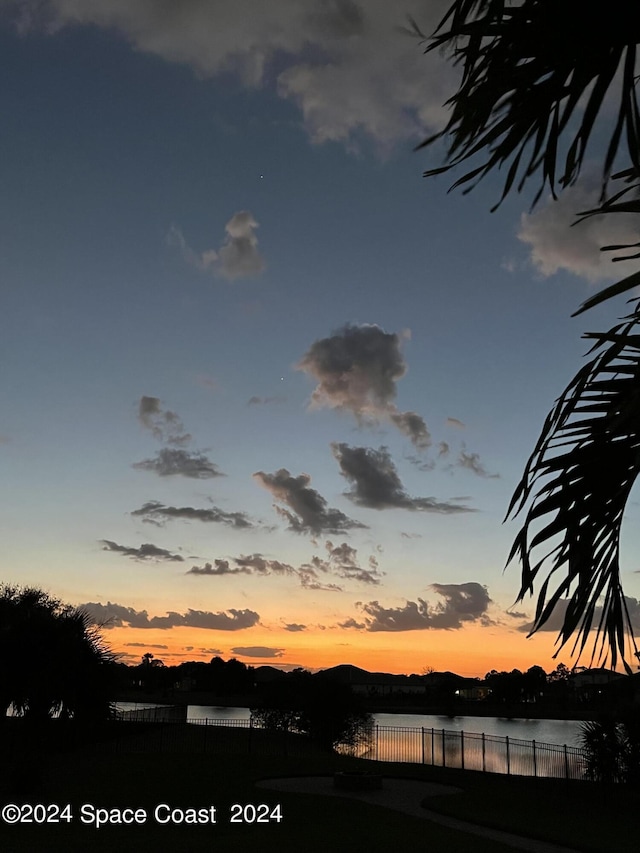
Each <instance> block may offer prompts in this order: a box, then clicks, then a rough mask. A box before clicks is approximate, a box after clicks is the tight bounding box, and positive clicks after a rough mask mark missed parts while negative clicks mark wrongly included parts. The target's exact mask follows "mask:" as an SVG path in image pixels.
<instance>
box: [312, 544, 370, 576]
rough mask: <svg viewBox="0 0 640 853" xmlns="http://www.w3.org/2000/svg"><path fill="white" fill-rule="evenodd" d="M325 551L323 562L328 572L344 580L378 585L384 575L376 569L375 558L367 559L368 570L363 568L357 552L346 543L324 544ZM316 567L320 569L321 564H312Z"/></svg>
mask: <svg viewBox="0 0 640 853" xmlns="http://www.w3.org/2000/svg"><path fill="white" fill-rule="evenodd" d="M325 549H326V551H327V560H326V561H323V562H324V565H326V568H323V570H324V571H328V572H330V573H332V574H335V575H337V576H338V577H340V578H344V579H345V580H357V581H360V582H361V583H367V584H375V585H377V584H379V583H380V577H381V576H382V575H383V574H384V572H381V571H380V570H379V567H378V561H377V560H376V558H375V557H369V568H368V569H365V568H363V567H362V566H361V565H360V563H359V562H358V552H357V551H356V549H355V548H352V547H351V546H350V545H348V544H347V543H346V542H343V543H342V544H341V545H334V544H333V542H330V541H327V542H325ZM313 565H314V566H316V567H321V562H320V561H319V562H318V563H317V564H313Z"/></svg>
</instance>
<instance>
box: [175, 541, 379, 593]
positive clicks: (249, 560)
mask: <svg viewBox="0 0 640 853" xmlns="http://www.w3.org/2000/svg"><path fill="white" fill-rule="evenodd" d="M187 574H189V575H200V576H209V577H222V576H224V575H239V574H243V575H253V576H255V577H268V576H271V575H277V576H290V577H295V578H297V579H298V581H299V582H300V585H301V586H302V587H303V588H305V589H316V590H320V589H324V590H329V591H337V590H341V589H342V587H341V586H340V585H338V584H335V583H333V582H331V580H328V578H331V579H341V580H347V581H357V582H358V583H364V584H370V585H371V584H372V585H377V584H379V583H380V579H381V578H382V577H383V575H384V572H382V571H381V570H380V567H379V565H378V561H377V559H376V558H375V557H373V556H371V557H369V560H368V567H365V566H362V565H361V564H360V561H359V559H358V552H357V551H356V549H355V548H352V547H351V546H350V545H348V544H347V543H346V542H342V543H341V544H339V545H334V544H333V542H331V541H327V542H325V555H324V556H318V555H314V556H313V557H311V559H310V560H308V561H307V562H305V563H301V564H300V565H298V566H292V565H290V564H289V563H283V562H282V561H281V560H274V559H270V558H268V557H265V556H264V555H263V554H248V555H244V554H243V555H241V556H239V557H229V558H225V559H217V560H214V561H213V563H205V565H204V566H193V567H192V568H191V569H189V571H188V572H187Z"/></svg>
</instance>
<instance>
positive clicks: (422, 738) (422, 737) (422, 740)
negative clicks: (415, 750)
mask: <svg viewBox="0 0 640 853" xmlns="http://www.w3.org/2000/svg"><path fill="white" fill-rule="evenodd" d="M420 731H421V732H422V734H421V743H422V763H423V764H424V726H422V728H421V729H420Z"/></svg>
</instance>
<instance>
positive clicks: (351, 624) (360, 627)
mask: <svg viewBox="0 0 640 853" xmlns="http://www.w3.org/2000/svg"><path fill="white" fill-rule="evenodd" d="M366 627H367V626H366V623H365V622H358V621H357V620H356V619H353V617H351V618H349V619H345V620H344V622H338V628H353V629H355V630H356V631H364V630H365V629H366ZM344 645H349V644H348V643H344Z"/></svg>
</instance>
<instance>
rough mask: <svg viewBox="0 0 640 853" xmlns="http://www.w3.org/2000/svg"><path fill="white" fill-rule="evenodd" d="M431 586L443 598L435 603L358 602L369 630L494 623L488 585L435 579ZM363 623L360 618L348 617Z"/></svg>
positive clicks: (432, 627)
mask: <svg viewBox="0 0 640 853" xmlns="http://www.w3.org/2000/svg"><path fill="white" fill-rule="evenodd" d="M431 589H433V591H434V592H436V593H437V594H438V595H439V596H440V597H441V598H442V599H443V601H441V602H439V603H438V604H435V605H432V604H429V602H428V601H425V600H424V599H422V598H418V600H417V601H407V603H406V604H405V605H404V606H403V607H383V606H382V605H381V604H380V603H379V602H378V601H370V602H368V603H364V604H363V603H361V602H359V603H358V606H359V608H360V610H362V612H363V613H364V630H366V631H424V630H427V629H434V630H451V629H457V628H462V626H463V625H464V624H465V623H467V622H479V623H480V624H483V625H486V624H491V622H490V620H489V619H488V617H487V615H486V614H487V610H488V607H489V605H490V604H491V603H492V602H491V599H490V598H489V593H488V591H487V588H486V587H485V586H482V585H481V584H479V583H474V582H471V583H460V584H455V583H450V584H440V583H434V584H432V585H431ZM348 622H352V623H353V624H352V625H347V624H346V623H344V624H343V627H354V628H356V627H359V626H360V625H359V623H357V622H356V620H348Z"/></svg>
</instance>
